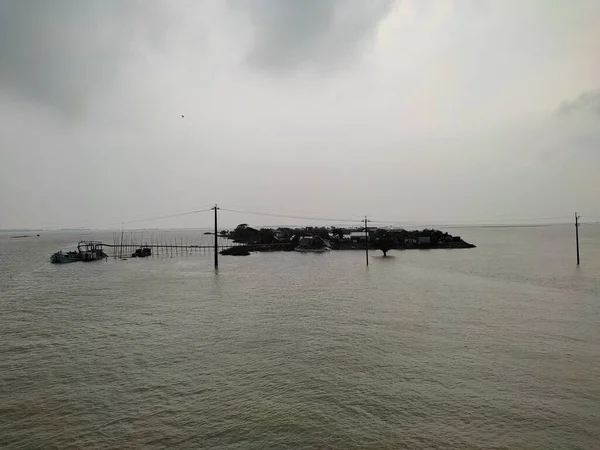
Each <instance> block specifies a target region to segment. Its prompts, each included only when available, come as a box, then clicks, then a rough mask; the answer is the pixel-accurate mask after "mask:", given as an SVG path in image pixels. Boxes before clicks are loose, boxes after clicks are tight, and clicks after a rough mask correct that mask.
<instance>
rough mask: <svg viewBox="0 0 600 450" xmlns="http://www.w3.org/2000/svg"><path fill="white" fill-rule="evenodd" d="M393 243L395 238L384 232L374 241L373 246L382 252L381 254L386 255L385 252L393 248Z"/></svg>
mask: <svg viewBox="0 0 600 450" xmlns="http://www.w3.org/2000/svg"><path fill="white" fill-rule="evenodd" d="M395 244H396V240H395V239H394V237H393V236H392V235H390V234H385V235H383V236H381V237H380V238H379V239H377V241H375V247H376V248H378V249H379V250H381V251H382V252H383V256H387V252H388V251H389V250H391V249H392V248H394V246H395Z"/></svg>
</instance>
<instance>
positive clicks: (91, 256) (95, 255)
mask: <svg viewBox="0 0 600 450" xmlns="http://www.w3.org/2000/svg"><path fill="white" fill-rule="evenodd" d="M102 245H103V244H102V242H99V241H80V242H79V244H77V251H78V252H79V255H80V257H81V261H99V260H101V259H104V258H106V257H107V255H106V253H104V250H103V249H102Z"/></svg>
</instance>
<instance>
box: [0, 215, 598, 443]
mask: <svg viewBox="0 0 600 450" xmlns="http://www.w3.org/2000/svg"><path fill="white" fill-rule="evenodd" d="M450 231H451V232H453V233H456V234H460V235H462V236H463V237H464V238H465V239H466V240H468V241H470V242H473V243H475V244H477V245H478V248H476V249H472V250H433V251H414V250H413V251H404V252H401V251H392V252H390V253H391V255H392V256H391V257H388V258H382V257H380V256H379V253H375V252H374V253H373V255H372V258H371V265H370V267H369V268H366V267H365V264H364V253H362V252H331V253H329V254H297V253H271V254H269V253H264V254H255V255H252V256H250V257H245V258H244V257H240V258H236V257H223V258H222V259H221V267H220V270H219V271H218V273H215V271H214V270H213V268H212V267H211V255H209V254H203V255H202V254H201V255H196V256H177V257H173V258H166V257H165V258H151V259H138V260H128V261H121V260H108V261H106V262H98V263H89V264H83V263H76V264H70V265H51V264H49V262H48V257H49V255H50V254H51V253H52V252H54V251H56V250H58V249H60V248H65V247H68V246H72V245H74V244H76V242H77V241H78V240H79V239H80V238H84V239H90V238H96V239H102V240H106V241H110V242H112V234H110V233H108V234H106V235H103V234H102V233H92V234H82V235H80V234H77V233H62V234H61V233H55V234H43V235H42V236H41V237H39V238H35V237H34V238H30V239H10V238H9V234H0V342H1V345H0V382H1V383H0V447H1V448H7V449H23V448H25V449H35V448H40V449H51V448H74V449H75V448H85V449H113V448H115V449H116V448H123V449H131V448H148V449H153V448H157V449H160V448H223V449H269V448H273V449H282V448H298V449H302V448H339V449H351V448H373V449H382V448H394V449H397V448H407V449H434V448H437V449H472V448H494V449H597V448H600V226H597V225H596V226H592V225H589V226H582V228H581V232H582V266H581V267H580V268H576V266H575V261H574V257H575V255H574V253H575V249H574V237H573V227H567V226H553V227H540V228H501V229H499V228H495V229H491V228H488V229H485V228H482V229H477V228H469V229H462V230H450Z"/></svg>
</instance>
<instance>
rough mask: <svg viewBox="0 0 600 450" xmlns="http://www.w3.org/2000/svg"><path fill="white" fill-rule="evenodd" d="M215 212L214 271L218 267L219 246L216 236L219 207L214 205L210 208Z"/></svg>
mask: <svg viewBox="0 0 600 450" xmlns="http://www.w3.org/2000/svg"><path fill="white" fill-rule="evenodd" d="M212 209H214V210H215V269H216V268H218V267H219V245H218V241H217V238H218V236H219V235H218V234H217V228H218V225H217V211H218V210H219V207H218V206H217V205H216V204H215V206H214V208H212Z"/></svg>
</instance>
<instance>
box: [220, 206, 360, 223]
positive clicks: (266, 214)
mask: <svg viewBox="0 0 600 450" xmlns="http://www.w3.org/2000/svg"><path fill="white" fill-rule="evenodd" d="M221 211H228V212H234V213H239V214H251V215H255V216H265V217H278V218H283V219H297V220H320V221H323V222H352V223H359V222H362V221H363V219H332V218H325V217H305V216H292V215H285V214H272V213H263V212H256V211H240V210H237V209H227V208H221Z"/></svg>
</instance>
